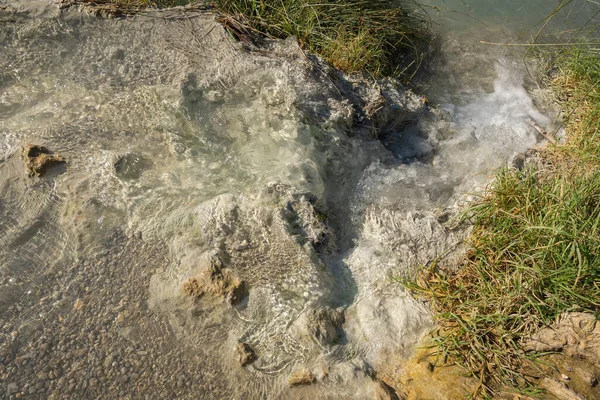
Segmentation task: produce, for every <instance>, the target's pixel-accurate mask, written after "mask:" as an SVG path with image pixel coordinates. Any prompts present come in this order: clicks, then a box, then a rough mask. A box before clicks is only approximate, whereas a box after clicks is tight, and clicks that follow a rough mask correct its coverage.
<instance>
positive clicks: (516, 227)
mask: <svg viewBox="0 0 600 400" xmlns="http://www.w3.org/2000/svg"><path fill="white" fill-rule="evenodd" d="M554 70H555V73H554V76H553V77H552V78H551V84H552V85H553V86H554V89H555V91H556V93H557V95H558V98H559V99H560V101H561V103H562V104H561V105H562V107H563V109H564V115H565V118H566V132H567V137H566V139H565V142H564V144H561V145H557V146H551V147H548V148H546V149H545V150H543V151H541V154H540V155H541V161H540V162H539V163H535V165H531V166H529V167H526V168H524V169H523V170H516V169H512V168H508V167H505V168H502V169H501V170H500V171H499V172H498V173H497V176H496V179H495V181H494V182H493V183H492V184H491V185H490V186H489V187H488V188H487V190H486V193H485V194H484V195H483V196H482V197H481V198H480V199H479V200H478V201H476V202H474V203H473V204H472V205H471V206H470V207H469V209H468V210H467V211H466V212H465V214H464V215H463V218H465V219H466V220H469V221H470V222H472V223H473V226H474V230H473V234H472V236H471V238H470V241H469V243H468V255H467V257H466V259H465V260H464V265H463V266H461V268H459V269H458V270H457V271H448V270H443V269H440V268H437V267H436V266H435V265H433V266H431V267H428V268H427V269H426V270H425V271H423V273H422V274H421V276H420V277H419V278H418V280H417V281H416V282H412V283H409V284H408V286H409V287H410V288H411V289H413V290H415V291H417V292H419V293H422V294H424V295H425V296H426V297H428V298H429V299H431V300H432V302H433V305H434V308H435V310H436V312H437V320H438V322H439V324H440V326H441V330H440V332H438V334H437V335H436V337H435V338H434V342H435V343H436V344H437V345H438V350H439V352H440V353H439V354H440V355H442V356H443V359H444V360H445V361H446V362H451V363H457V364H459V365H462V366H464V367H465V368H467V369H468V370H469V371H471V372H472V373H473V374H474V375H475V376H476V377H477V378H478V379H479V382H480V386H479V387H478V389H477V392H476V397H479V396H485V395H486V394H489V393H491V392H492V391H493V390H494V389H496V388H498V387H499V386H501V385H512V386H516V387H520V388H526V387H528V386H529V382H528V380H527V377H526V376H525V375H524V374H523V372H522V369H521V367H522V366H523V363H524V361H525V360H526V359H533V358H535V357H536V355H535V354H526V353H525V352H523V351H522V350H521V344H522V340H523V339H526V338H527V337H529V336H530V334H531V333H532V332H534V331H535V330H537V329H538V328H539V327H541V326H543V325H544V324H549V323H552V322H553V321H554V320H555V318H556V317H557V316H558V315H559V314H561V313H563V312H565V311H592V312H594V313H596V314H598V313H600V169H599V167H600V60H599V59H598V56H597V55H595V54H592V53H590V52H586V51H583V50H573V51H569V52H566V53H564V54H561V55H560V56H559V57H558V58H557V59H556V60H555V61H554Z"/></svg>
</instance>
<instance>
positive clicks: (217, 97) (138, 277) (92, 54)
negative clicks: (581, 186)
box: [0, 1, 552, 398]
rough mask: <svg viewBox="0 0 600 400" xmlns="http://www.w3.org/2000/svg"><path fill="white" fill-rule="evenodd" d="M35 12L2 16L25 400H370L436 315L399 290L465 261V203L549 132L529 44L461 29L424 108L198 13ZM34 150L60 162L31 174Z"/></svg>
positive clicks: (11, 382)
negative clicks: (242, 38) (407, 280)
mask: <svg viewBox="0 0 600 400" xmlns="http://www.w3.org/2000/svg"><path fill="white" fill-rule="evenodd" d="M0 4H1V3H0ZM41 4H47V3H43V2H36V1H28V2H13V1H11V2H8V3H7V6H6V7H5V8H4V9H3V8H0V22H1V24H0V49H1V54H0V91H1V92H0V133H1V135H2V140H1V141H0V194H1V198H0V215H2V218H1V220H0V244H1V245H2V246H1V248H0V316H2V319H1V322H0V329H1V331H0V333H1V336H0V344H1V348H2V350H1V353H0V354H1V355H2V359H3V361H1V362H0V376H2V377H3V378H6V379H3V381H4V382H5V383H2V384H0V393H5V394H7V396H9V397H10V396H14V395H16V394H18V393H21V394H22V395H28V396H31V397H32V398H35V397H38V398H39V397H46V396H49V395H54V396H56V398H61V397H62V396H63V395H67V394H70V395H73V396H75V397H78V398H81V397H90V398H92V397H98V396H100V397H107V396H113V397H115V396H117V397H121V398H124V397H126V396H130V397H144V398H146V397H157V398H167V397H177V398H198V397H201V398H276V397H280V398H308V397H315V398H374V396H375V395H376V394H377V393H379V392H380V391H381V390H384V391H385V390H387V389H389V388H387V387H386V386H385V385H383V384H381V383H380V382H379V381H378V378H377V377H378V374H380V373H381V372H383V371H389V370H391V369H393V368H396V366H400V367H401V365H402V360H403V359H404V358H406V357H409V356H410V355H411V353H412V352H413V349H414V346H415V344H416V343H417V342H418V341H419V339H420V338H421V336H422V335H423V334H424V333H426V332H427V331H428V330H429V329H430V328H431V327H432V326H433V325H432V322H431V319H430V314H429V311H428V309H427V307H426V306H425V305H423V304H421V303H420V302H419V301H417V300H415V299H413V298H412V297H411V296H410V295H409V294H408V293H406V292H405V291H404V290H403V288H402V287H401V286H400V285H398V284H397V283H394V282H392V281H391V279H390V278H391V277H393V276H408V275H410V274H412V273H414V271H415V269H416V268H417V267H418V265H420V264H424V263H427V262H429V261H431V260H432V259H434V258H436V257H437V256H439V255H441V254H444V253H445V252H447V251H448V250H452V249H455V247H456V245H457V244H458V243H460V241H461V240H462V238H463V237H464V235H465V233H466V232H465V231H464V230H461V229H455V230H453V229H451V227H450V226H448V225H447V224H446V221H447V220H448V218H449V217H450V216H452V215H453V214H454V213H455V211H456V210H457V209H458V204H459V203H460V202H461V201H463V200H464V199H465V198H466V197H467V196H468V194H469V193H470V192H472V191H474V190H477V188H478V187H480V186H481V185H483V184H485V183H486V182H488V181H489V176H490V173H491V171H493V169H494V168H496V167H498V166H499V165H501V164H502V163H503V162H507V161H510V160H511V158H512V157H514V156H515V155H516V154H518V153H521V152H523V151H525V150H526V149H528V148H530V147H532V146H534V145H536V144H537V143H538V142H539V141H540V140H541V138H540V137H538V136H537V133H536V131H535V130H534V129H533V128H532V127H531V125H530V124H529V120H534V121H536V122H537V123H538V124H541V125H543V126H548V125H550V123H551V121H552V120H551V119H550V118H551V117H552V115H547V113H546V112H544V113H543V112H540V111H539V110H538V108H537V107H536V105H535V104H534V102H533V100H532V98H531V96H530V94H529V93H528V91H527V90H526V89H525V88H524V87H525V86H526V85H525V83H524V80H525V77H526V74H525V70H524V69H523V67H522V64H520V63H519V62H518V61H517V59H516V58H515V56H514V55H513V54H511V53H510V52H508V51H504V50H502V51H500V52H496V51H489V52H480V51H478V50H477V49H476V48H475V47H472V46H471V45H469V44H468V43H467V44H465V42H463V41H459V39H457V38H456V37H450V36H449V39H448V41H447V42H444V43H446V44H445V46H447V47H446V50H445V52H443V53H442V54H445V55H446V56H450V55H451V54H452V52H453V51H460V52H462V53H463V54H465V53H467V54H470V55H471V56H472V58H471V60H470V61H469V62H468V63H466V65H463V66H461V65H460V64H461V61H460V60H459V59H454V60H451V61H448V60H446V62H445V61H444V59H443V58H441V59H439V60H437V61H436V62H434V63H433V64H432V66H431V68H432V75H430V76H431V77H432V78H430V80H429V81H428V83H429V84H430V86H431V93H433V94H434V96H435V100H439V102H440V103H441V104H440V106H439V107H438V108H435V109H432V108H430V107H429V106H428V105H427V104H426V103H425V102H424V101H423V99H422V98H420V97H419V96H416V95H414V94H412V93H410V92H408V91H405V90H404V89H402V88H400V87H395V86H394V85H392V84H390V83H387V84H383V83H382V84H381V86H380V87H379V88H374V87H368V86H366V84H365V82H361V81H357V82H352V81H350V80H349V79H350V78H347V77H343V76H341V75H339V74H336V73H335V72H333V71H331V70H330V69H329V67H327V66H325V65H323V64H321V63H319V62H317V63H313V62H311V61H309V60H306V58H305V55H304V54H303V53H302V52H301V51H299V49H298V48H297V46H296V45H295V44H294V43H293V42H292V41H286V42H273V43H271V44H270V48H269V49H268V51H263V52H249V51H247V50H244V49H243V48H242V47H240V46H239V45H238V44H236V43H234V42H232V41H231V40H230V38H229V37H228V36H227V35H226V33H225V32H224V31H223V29H222V27H221V26H220V25H218V24H216V23H215V22H214V21H213V18H212V17H211V16H210V15H207V14H203V13H200V12H192V11H186V12H184V11H182V10H173V11H169V12H163V13H155V12H153V13H146V14H141V15H138V16H137V17H135V18H134V19H132V20H106V19H96V18H91V17H87V16H84V15H81V14H78V13H75V12H67V13H66V14H62V15H58V14H56V11H54V8H51V7H49V6H46V7H42V6H41ZM27 7H33V8H31V9H30V10H29V12H25V11H23V8H27ZM15 9H16V10H19V9H20V11H15ZM36 13H37V14H36ZM478 17H479V16H478ZM482 18H483V17H482ZM458 36H460V35H458ZM456 46H462V48H461V49H460V50H457V47H456ZM469 46H471V47H469ZM465 49H466V50H465ZM467 67H468V68H467ZM473 75H474V76H473ZM374 98H375V99H376V101H375V102H377V101H378V100H377V99H381V101H382V102H383V103H381V104H383V108H382V110H381V111H380V112H379V114H376V115H375V116H374V117H373V118H371V121H377V122H371V123H373V124H375V123H376V124H378V125H379V127H380V128H382V129H381V130H380V132H378V138H377V139H375V138H373V137H372V135H370V134H369V133H368V132H366V131H368V129H364V128H365V126H366V125H368V123H363V124H357V122H356V121H360V120H362V121H363V122H364V121H365V118H366V117H365V115H366V114H367V113H366V111H365V110H367V109H368V108H369V107H368V106H369V104H371V102H372V101H373V99H374ZM377 104H379V103H377ZM367 119H368V118H367ZM28 143H35V144H40V145H43V146H46V147H47V148H49V149H51V150H53V151H55V152H56V153H58V154H60V155H61V156H63V157H65V158H66V159H67V161H68V164H67V165H66V166H63V167H59V168H54V169H51V170H50V171H49V172H48V173H46V174H45V175H43V176H40V177H29V176H27V172H26V170H25V166H24V162H23V160H22V157H21V148H22V147H23V146H24V145H25V144H28ZM240 343H242V344H240ZM240 346H242V347H240ZM244 346H247V347H244ZM240 349H242V350H240ZM240 352H241V353H240ZM243 356H244V357H246V359H245V360H246V361H242V359H240V357H242V358H243ZM251 359H252V360H251ZM240 362H241V363H242V364H244V365H243V366H242V365H240ZM290 377H291V378H290ZM292 378H293V379H298V380H299V381H300V382H308V381H310V382H312V381H316V383H315V384H313V385H306V386H301V387H296V386H294V387H291V388H290V386H289V380H290V379H292ZM382 388H383V389H382Z"/></svg>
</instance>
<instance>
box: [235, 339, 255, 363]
mask: <svg viewBox="0 0 600 400" xmlns="http://www.w3.org/2000/svg"><path fill="white" fill-rule="evenodd" d="M237 353H238V357H239V361H240V365H241V366H242V367H245V366H246V365H249V364H252V363H253V362H254V361H256V359H257V358H258V357H257V356H256V353H255V352H254V349H253V348H252V347H251V346H250V345H249V344H248V343H244V342H240V343H238V347H237Z"/></svg>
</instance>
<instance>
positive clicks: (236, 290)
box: [181, 263, 248, 305]
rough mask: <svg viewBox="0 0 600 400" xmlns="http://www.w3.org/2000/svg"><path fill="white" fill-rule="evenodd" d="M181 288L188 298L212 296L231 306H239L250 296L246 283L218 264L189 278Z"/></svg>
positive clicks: (213, 264)
mask: <svg viewBox="0 0 600 400" xmlns="http://www.w3.org/2000/svg"><path fill="white" fill-rule="evenodd" d="M181 288H182V289H183V292H184V293H185V294H187V295H188V296H192V297H195V298H201V297H202V296H204V295H205V294H211V295H213V296H216V297H220V298H223V299H225V300H226V301H228V302H229V303H231V305H235V304H238V303H239V302H240V301H241V300H242V299H243V298H244V297H246V296H247V295H248V288H247V286H246V282H244V281H242V280H240V279H238V278H236V277H235V276H234V275H233V274H232V273H231V272H230V271H228V270H226V269H221V268H220V267H219V266H218V264H217V263H212V264H211V266H210V267H209V268H205V269H204V270H202V271H201V273H200V274H199V275H198V276H197V277H192V278H189V279H188V280H187V281H185V282H184V283H183V285H182V286H181Z"/></svg>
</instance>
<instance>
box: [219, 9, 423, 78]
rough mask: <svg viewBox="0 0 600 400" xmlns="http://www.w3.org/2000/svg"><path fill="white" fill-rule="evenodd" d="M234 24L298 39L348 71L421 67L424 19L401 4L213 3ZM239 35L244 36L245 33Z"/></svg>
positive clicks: (394, 73)
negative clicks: (419, 65)
mask: <svg viewBox="0 0 600 400" xmlns="http://www.w3.org/2000/svg"><path fill="white" fill-rule="evenodd" d="M214 3H215V4H216V7H217V9H219V10H220V11H221V12H222V13H223V14H225V15H226V16H227V17H228V18H231V19H232V20H233V22H234V24H233V25H234V26H235V25H238V26H240V27H245V28H248V29H250V30H251V31H254V32H258V33H260V34H261V35H264V36H267V37H274V38H287V37H290V36H294V37H296V38H297V39H298V41H299V43H300V45H301V46H302V47H303V48H305V49H306V50H309V51H311V52H313V53H315V54H319V55H321V56H322V57H323V58H325V60H327V61H328V62H330V63H331V64H333V65H334V66H336V67H337V68H339V69H341V70H343V71H346V72H354V71H365V72H368V73H370V74H371V75H373V76H376V77H379V76H382V75H387V76H390V75H392V76H398V75H401V74H403V73H404V72H406V71H413V70H414V69H415V68H416V67H417V66H418V64H419V62H420V60H421V58H422V54H421V51H420V49H421V48H422V47H423V44H424V42H426V40H427V31H426V29H425V28H426V26H425V21H424V20H423V19H422V18H420V17H418V16H417V15H416V14H414V13H412V12H410V11H409V10H408V9H407V8H406V7H405V5H406V4H408V3H409V2H408V1H406V0H404V1H399V0H365V1H354V0H329V1H325V2H323V1H320V0H303V1H297V0H278V1H264V0H214ZM238 34H244V30H243V29H241V30H240V32H238Z"/></svg>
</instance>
